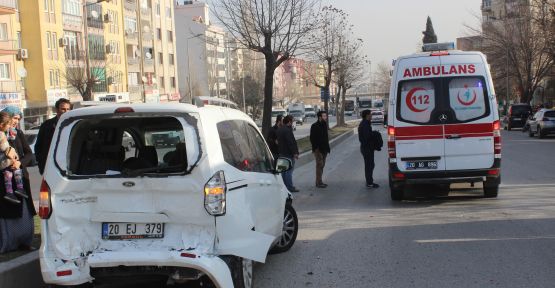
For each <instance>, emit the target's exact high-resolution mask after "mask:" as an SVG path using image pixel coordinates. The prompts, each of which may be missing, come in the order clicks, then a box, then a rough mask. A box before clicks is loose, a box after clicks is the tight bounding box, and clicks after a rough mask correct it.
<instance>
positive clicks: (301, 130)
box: [293, 116, 358, 139]
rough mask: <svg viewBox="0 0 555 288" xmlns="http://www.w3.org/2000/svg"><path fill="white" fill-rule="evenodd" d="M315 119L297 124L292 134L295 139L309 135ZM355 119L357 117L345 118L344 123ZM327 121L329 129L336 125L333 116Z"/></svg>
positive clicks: (307, 119)
mask: <svg viewBox="0 0 555 288" xmlns="http://www.w3.org/2000/svg"><path fill="white" fill-rule="evenodd" d="M316 119H317V118H306V120H305V122H304V123H303V125H300V124H297V129H296V130H295V131H294V132H293V134H294V135H295V139H300V138H304V137H306V136H308V135H310V126H311V125H312V124H313V123H314V122H316ZM357 119H358V117H357V116H345V121H353V120H357ZM328 121H329V126H330V127H333V126H335V124H336V123H337V120H336V119H335V116H330V117H329V119H328Z"/></svg>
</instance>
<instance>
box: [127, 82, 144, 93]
mask: <svg viewBox="0 0 555 288" xmlns="http://www.w3.org/2000/svg"><path fill="white" fill-rule="evenodd" d="M127 90H129V91H127V92H129V93H133V94H136V93H141V85H138V84H136V85H133V84H129V85H127Z"/></svg>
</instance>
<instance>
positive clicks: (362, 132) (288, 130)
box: [268, 110, 383, 192]
mask: <svg viewBox="0 0 555 288" xmlns="http://www.w3.org/2000/svg"><path fill="white" fill-rule="evenodd" d="M361 116H362V121H361V122H360V124H359V126H358V135H359V142H360V152H361V154H362V157H363V159H364V172H365V173H364V175H365V180H366V187H367V188H378V187H380V186H379V185H378V184H376V183H375V182H374V178H373V171H374V151H376V150H380V149H381V145H382V144H383V143H378V142H382V141H381V136H380V135H379V132H377V131H372V124H371V121H370V117H371V111H370V110H364V111H362V114H361ZM317 117H318V120H317V121H316V122H314V124H312V126H311V127H310V144H311V146H312V154H313V155H314V160H315V162H316V171H315V172H316V179H315V180H316V181H315V186H316V187H317V188H326V187H328V185H327V184H325V183H324V182H323V180H322V175H323V173H324V167H325V166H326V159H327V156H328V155H329V154H330V152H331V148H330V142H329V135H328V130H329V125H328V113H327V112H326V111H319V112H318V113H317ZM293 121H295V120H294V119H293V117H292V116H290V115H287V116H285V117H283V116H282V115H278V116H277V118H276V122H275V125H274V126H273V127H272V129H270V132H269V133H268V146H269V148H270V151H271V152H272V154H273V155H274V158H275V159H277V158H278V157H281V158H287V159H289V160H290V161H291V163H292V168H291V170H289V171H287V172H285V173H282V177H283V183H284V184H285V186H286V187H287V189H288V190H289V191H290V192H299V189H297V188H296V187H295V186H294V185H293V170H294V169H293V168H294V166H295V160H298V159H299V148H298V145H297V141H296V140H295V136H294V135H293V128H292V125H293Z"/></svg>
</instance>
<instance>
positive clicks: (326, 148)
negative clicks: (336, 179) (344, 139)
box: [310, 111, 331, 188]
mask: <svg viewBox="0 0 555 288" xmlns="http://www.w3.org/2000/svg"><path fill="white" fill-rule="evenodd" d="M317 116H318V121H316V122H315V123H314V124H312V126H311V127H310V144H312V154H314V159H315V160H316V187H318V188H326V187H328V185H327V184H324V182H322V174H323V173H324V166H326V157H327V156H328V154H329V153H330V150H331V149H330V142H329V138H328V113H326V111H319V112H318V114H317Z"/></svg>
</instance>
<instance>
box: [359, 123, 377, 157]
mask: <svg viewBox="0 0 555 288" xmlns="http://www.w3.org/2000/svg"><path fill="white" fill-rule="evenodd" d="M358 141H359V142H360V150H361V151H362V152H363V153H365V152H374V145H373V143H372V124H371V123H370V121H369V120H366V119H365V120H362V121H360V124H359V125H358Z"/></svg>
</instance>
